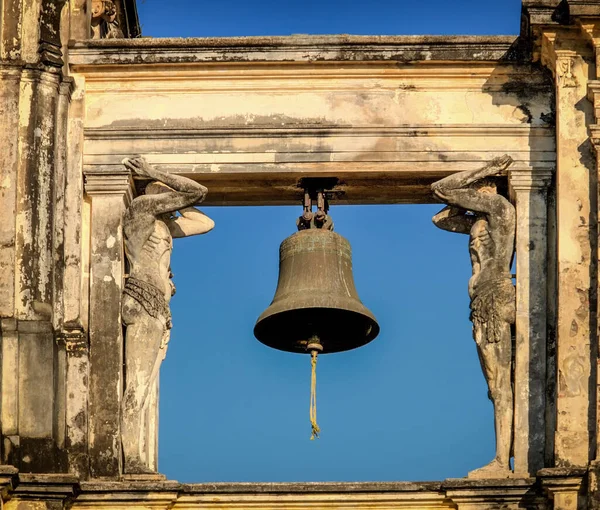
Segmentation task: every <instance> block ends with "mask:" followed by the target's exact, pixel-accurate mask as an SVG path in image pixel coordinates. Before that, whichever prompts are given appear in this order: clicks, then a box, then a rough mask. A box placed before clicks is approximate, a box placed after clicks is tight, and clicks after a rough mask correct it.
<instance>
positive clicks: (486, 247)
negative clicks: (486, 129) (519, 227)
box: [432, 156, 516, 478]
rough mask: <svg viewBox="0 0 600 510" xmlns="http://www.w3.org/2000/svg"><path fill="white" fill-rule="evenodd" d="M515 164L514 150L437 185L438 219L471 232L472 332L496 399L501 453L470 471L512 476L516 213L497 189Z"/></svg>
mask: <svg viewBox="0 0 600 510" xmlns="http://www.w3.org/2000/svg"><path fill="white" fill-rule="evenodd" d="M511 164H512V159H511V158H510V157H509V156H503V157H501V158H496V159H494V160H493V161H491V162H490V163H489V164H488V165H486V166H485V167H483V168H481V169H479V170H474V171H466V172H460V173H457V174H454V175H450V176H448V177H446V178H444V179H442V180H440V181H438V182H436V183H434V184H433V185H432V190H433V193H434V194H435V196H436V197H438V198H439V199H440V200H442V201H443V202H445V203H446V204H448V206H447V207H446V208H444V209H443V210H442V211H440V212H439V213H438V214H436V215H435V216H434V218H433V222H434V224H435V225H436V226H438V227H439V228H442V229H444V230H448V231H450V232H457V233H460V234H469V236H470V241H469V251H470V254H471V265H472V268H473V276H472V277H471V279H470V280H469V295H470V297H471V321H472V323H473V338H474V339H475V342H476V344H477V352H478V354H479V359H480V362H481V368H482V370H483V374H484V376H485V379H486V381H487V384H488V388H489V393H488V396H489V398H490V399H491V400H492V402H493V405H494V422H495V429H496V457H495V459H494V460H492V462H490V463H489V464H487V465H486V466H484V467H482V468H479V469H477V470H475V471H471V472H470V473H469V476H470V477H486V478H489V477H496V478H498V477H508V476H510V473H511V470H510V458H511V454H512V441H513V402H514V397H513V388H512V381H511V374H512V335H511V325H512V324H514V323H515V313H516V296H515V287H514V285H513V283H512V278H511V264H512V260H513V255H514V243H515V229H516V214H515V208H514V207H513V205H512V204H511V203H510V202H509V201H508V200H507V199H506V198H504V197H503V196H502V195H500V194H499V193H498V190H497V184H498V183H499V177H500V176H503V175H505V172H506V170H507V168H508V167H509V166H510V165H511Z"/></svg>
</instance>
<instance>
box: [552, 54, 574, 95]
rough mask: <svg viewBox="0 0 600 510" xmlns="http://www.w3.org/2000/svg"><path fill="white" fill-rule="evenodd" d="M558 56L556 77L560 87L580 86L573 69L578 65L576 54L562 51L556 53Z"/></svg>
mask: <svg viewBox="0 0 600 510" xmlns="http://www.w3.org/2000/svg"><path fill="white" fill-rule="evenodd" d="M556 56H557V59H556V76H557V77H558V84H559V86H561V87H577V86H578V85H579V84H578V82H577V78H576V77H575V75H574V74H573V68H574V67H575V64H576V60H575V56H576V54H575V52H571V51H563V50H561V51H557V52H556Z"/></svg>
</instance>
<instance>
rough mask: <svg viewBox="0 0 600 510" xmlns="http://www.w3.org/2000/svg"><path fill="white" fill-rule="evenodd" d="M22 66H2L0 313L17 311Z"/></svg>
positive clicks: (0, 120) (12, 314) (0, 67)
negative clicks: (18, 174) (16, 242)
mask: <svg viewBox="0 0 600 510" xmlns="http://www.w3.org/2000/svg"><path fill="white" fill-rule="evenodd" d="M20 80H21V68H20V67H16V66H6V65H1V66H0V140H1V141H2V150H1V151H0V216H1V217H2V218H3V221H1V222H0V274H1V275H2V278H1V279H0V317H13V316H14V312H15V237H16V223H15V216H16V211H17V170H18V161H19V160H18V140H19V138H18V137H19V94H20Z"/></svg>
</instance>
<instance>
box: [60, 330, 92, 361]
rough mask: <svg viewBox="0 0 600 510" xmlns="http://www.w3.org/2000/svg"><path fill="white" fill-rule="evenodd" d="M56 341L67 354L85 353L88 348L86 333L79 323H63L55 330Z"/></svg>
mask: <svg viewBox="0 0 600 510" xmlns="http://www.w3.org/2000/svg"><path fill="white" fill-rule="evenodd" d="M55 340H56V343H57V344H59V345H62V346H64V347H65V350H66V352H67V354H70V355H77V354H85V353H86V352H88V350H89V342H88V338H87V334H86V332H85V331H84V329H83V327H82V326H81V325H79V324H69V323H67V324H64V325H63V327H62V329H61V330H60V331H58V332H57V334H56V337H55Z"/></svg>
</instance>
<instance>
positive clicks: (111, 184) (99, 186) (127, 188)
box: [84, 169, 133, 205]
mask: <svg viewBox="0 0 600 510" xmlns="http://www.w3.org/2000/svg"><path fill="white" fill-rule="evenodd" d="M84 179H85V180H84V182H85V192H86V193H87V194H88V195H91V196H101V195H120V196H122V197H123V200H124V201H125V205H129V204H130V203H131V201H132V200H133V179H132V178H131V173H130V172H128V171H127V170H125V169H123V170H109V171H102V170H88V171H87V172H85V173H84Z"/></svg>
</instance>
